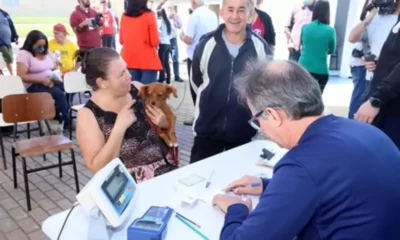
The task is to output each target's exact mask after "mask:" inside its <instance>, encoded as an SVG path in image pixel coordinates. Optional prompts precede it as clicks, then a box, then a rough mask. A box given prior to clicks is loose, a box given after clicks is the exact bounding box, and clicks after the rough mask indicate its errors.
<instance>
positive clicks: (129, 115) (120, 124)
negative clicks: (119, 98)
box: [114, 100, 136, 132]
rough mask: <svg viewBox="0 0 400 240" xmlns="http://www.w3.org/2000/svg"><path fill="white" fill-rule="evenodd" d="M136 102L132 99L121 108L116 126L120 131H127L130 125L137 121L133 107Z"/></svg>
mask: <svg viewBox="0 0 400 240" xmlns="http://www.w3.org/2000/svg"><path fill="white" fill-rule="evenodd" d="M135 103H136V100H131V101H130V102H129V103H128V104H126V105H125V106H124V107H123V108H122V109H121V111H119V113H118V116H117V120H116V121H115V125H114V128H117V129H118V130H119V131H122V132H125V131H126V129H127V128H128V127H130V126H132V124H133V123H134V122H136V116H135V114H134V113H133V108H132V107H133V105H134V104H135Z"/></svg>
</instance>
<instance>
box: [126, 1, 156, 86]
mask: <svg viewBox="0 0 400 240" xmlns="http://www.w3.org/2000/svg"><path fill="white" fill-rule="evenodd" d="M126 7H127V8H126V11H125V13H124V14H123V15H122V18H121V25H120V30H119V41H120V43H121V45H122V50H121V55H122V58H123V59H124V60H125V62H126V64H127V67H128V70H129V73H130V74H131V75H132V80H135V81H139V82H141V83H143V84H149V83H153V82H155V81H156V80H157V74H158V71H160V70H161V69H162V65H161V61H160V58H159V57H158V50H157V47H158V45H160V37H159V35H158V27H157V22H156V16H155V14H154V12H153V11H151V10H150V9H149V8H148V7H147V0H132V1H128V5H127V6H126Z"/></svg>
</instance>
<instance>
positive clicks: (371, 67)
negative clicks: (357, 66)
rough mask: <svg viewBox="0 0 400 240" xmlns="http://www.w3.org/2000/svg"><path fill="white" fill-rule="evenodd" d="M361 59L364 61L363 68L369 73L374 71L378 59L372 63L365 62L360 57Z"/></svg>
mask: <svg viewBox="0 0 400 240" xmlns="http://www.w3.org/2000/svg"><path fill="white" fill-rule="evenodd" d="M361 59H362V60H363V61H364V66H365V68H366V69H367V70H368V71H369V72H373V71H375V69H376V62H377V61H378V58H375V59H374V61H370V62H367V61H365V58H364V57H362V58H361Z"/></svg>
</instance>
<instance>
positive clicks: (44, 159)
mask: <svg viewBox="0 0 400 240" xmlns="http://www.w3.org/2000/svg"><path fill="white" fill-rule="evenodd" d="M38 126H39V136H41V137H42V136H44V135H43V131H42V130H43V129H42V124H41V123H40V121H38ZM46 160H47V159H46V154H43V161H46Z"/></svg>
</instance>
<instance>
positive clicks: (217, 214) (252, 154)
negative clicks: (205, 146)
mask: <svg viewBox="0 0 400 240" xmlns="http://www.w3.org/2000/svg"><path fill="white" fill-rule="evenodd" d="M263 148H267V149H269V150H273V151H275V152H276V155H275V157H274V158H273V159H272V162H277V161H279V160H280V158H281V157H282V156H283V155H284V154H285V153H286V150H284V149H281V148H279V147H278V146H277V145H276V144H274V143H272V142H270V141H267V140H257V141H253V142H250V143H248V144H246V145H243V146H240V147H238V148H235V149H232V150H230V151H227V152H224V153H221V154H218V155H216V156H213V157H210V158H208V159H205V160H203V161H200V162H197V163H195V164H190V165H188V166H185V167H182V168H180V169H177V170H175V171H172V172H170V173H167V174H164V175H162V176H159V177H156V178H154V179H151V180H149V181H146V182H143V183H140V184H138V192H139V193H138V194H139V197H138V199H137V202H136V203H135V204H136V206H135V207H134V210H133V212H132V214H131V216H130V219H129V220H128V221H127V222H126V223H125V224H124V225H123V226H122V227H120V229H118V230H117V231H114V232H113V234H112V235H111V239H118V240H124V239H127V231H126V230H127V228H128V227H129V225H130V224H131V223H132V222H133V220H135V219H136V218H140V217H141V216H142V215H143V214H144V213H145V212H146V210H147V209H148V208H149V207H151V206H169V207H171V208H173V209H174V210H176V211H177V212H178V213H180V214H182V215H184V216H185V217H187V218H189V219H191V220H192V221H194V222H196V223H197V224H199V225H200V226H201V228H200V231H201V232H202V233H204V234H205V235H206V236H207V237H208V238H209V239H212V240H214V239H219V234H220V231H221V229H222V226H223V223H224V214H223V213H222V212H221V210H219V209H218V208H217V207H213V206H211V205H209V204H207V203H205V202H202V201H199V203H198V204H197V205H196V206H195V207H194V208H191V209H187V208H184V207H182V206H181V200H182V199H183V198H184V197H185V196H187V195H188V194H190V193H192V194H195V195H197V196H200V195H202V194H203V193H204V192H205V191H210V189H221V188H223V187H225V186H226V185H227V184H229V183H231V182H232V181H234V180H236V179H238V178H240V177H242V176H244V175H259V174H264V175H267V176H268V177H271V175H272V169H270V168H266V167H260V166H258V165H257V162H258V161H259V160H260V155H261V154H262V149H263ZM212 171H214V174H213V177H212V183H211V185H210V186H209V189H206V188H205V184H206V181H207V179H208V177H209V176H210V174H211V172H212ZM192 173H194V174H196V175H199V176H201V177H203V178H205V179H206V180H205V181H203V182H201V183H199V184H197V185H194V186H192V187H187V186H185V185H183V184H181V183H180V182H178V180H179V179H182V178H184V177H187V176H189V175H191V174H192ZM252 199H253V206H255V205H256V204H257V203H258V197H252ZM68 211H69V210H67V211H64V212H61V213H58V214H55V215H53V216H51V217H49V218H48V219H46V220H45V221H44V222H43V225H42V230H43V232H44V233H45V234H46V235H47V236H48V237H49V238H50V239H53V240H56V239H57V237H58V234H59V232H60V229H61V226H62V224H63V223H64V220H65V218H66V216H67V213H68ZM87 219H88V218H87V216H86V214H85V213H84V211H83V209H82V208H81V207H79V206H77V207H76V208H75V209H74V210H73V211H72V213H71V215H70V217H69V219H68V221H67V223H66V225H65V227H64V230H63V233H62V235H61V238H60V239H68V240H71V239H74V240H80V239H82V240H86V239H87V230H88V221H87ZM166 239H167V240H181V239H182V240H187V239H190V240H196V239H202V238H201V237H199V236H198V235H197V234H196V233H195V232H194V231H192V230H191V229H190V228H188V227H187V226H185V225H184V224H183V223H181V222H180V221H179V220H178V219H176V218H175V217H174V216H172V217H171V219H170V221H169V222H168V229H167V237H166Z"/></svg>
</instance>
